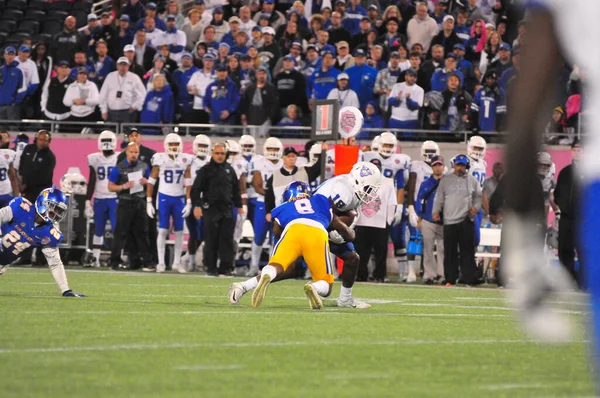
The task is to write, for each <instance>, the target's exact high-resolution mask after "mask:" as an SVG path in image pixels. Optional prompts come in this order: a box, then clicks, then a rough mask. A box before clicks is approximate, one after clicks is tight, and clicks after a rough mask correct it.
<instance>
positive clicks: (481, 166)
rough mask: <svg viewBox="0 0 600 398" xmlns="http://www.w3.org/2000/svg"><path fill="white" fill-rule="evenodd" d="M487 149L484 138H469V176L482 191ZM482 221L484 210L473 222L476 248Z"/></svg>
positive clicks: (475, 136)
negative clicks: (473, 178) (476, 182)
mask: <svg viewBox="0 0 600 398" xmlns="http://www.w3.org/2000/svg"><path fill="white" fill-rule="evenodd" d="M486 148H487V143H486V142H485V140H484V139H483V138H482V137H480V136H478V135H474V136H473V137H471V138H469V142H468V143H467V156H468V157H469V161H470V164H471V167H470V169H469V174H471V175H472V176H473V177H475V179H476V180H477V181H479V187H480V188H481V189H483V183H484V182H485V171H486V170H487V162H486V161H485V160H484V158H485V149H486ZM482 221H483V209H481V210H479V212H478V213H477V214H476V215H475V219H474V220H473V223H474V224H475V248H477V246H479V241H480V240H481V222H482Z"/></svg>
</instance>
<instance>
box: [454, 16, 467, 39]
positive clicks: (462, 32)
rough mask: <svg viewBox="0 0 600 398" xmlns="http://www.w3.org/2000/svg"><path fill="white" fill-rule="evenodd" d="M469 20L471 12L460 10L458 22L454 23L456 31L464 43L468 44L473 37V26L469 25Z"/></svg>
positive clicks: (457, 17)
mask: <svg viewBox="0 0 600 398" xmlns="http://www.w3.org/2000/svg"><path fill="white" fill-rule="evenodd" d="M468 21H469V13H468V12H467V11H465V10H459V11H458V13H456V24H455V25H454V31H455V32H456V35H457V36H458V38H459V39H460V40H461V41H462V44H466V43H467V41H469V39H470V38H471V28H470V27H469V26H467V22H468Z"/></svg>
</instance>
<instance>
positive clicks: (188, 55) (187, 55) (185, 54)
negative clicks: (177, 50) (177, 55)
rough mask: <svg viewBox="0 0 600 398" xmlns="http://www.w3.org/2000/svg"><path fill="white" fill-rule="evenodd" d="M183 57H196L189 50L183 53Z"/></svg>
mask: <svg viewBox="0 0 600 398" xmlns="http://www.w3.org/2000/svg"><path fill="white" fill-rule="evenodd" d="M183 58H189V59H194V58H193V57H192V54H190V53H189V52H187V51H185V52H184V53H183V54H181V59H183Z"/></svg>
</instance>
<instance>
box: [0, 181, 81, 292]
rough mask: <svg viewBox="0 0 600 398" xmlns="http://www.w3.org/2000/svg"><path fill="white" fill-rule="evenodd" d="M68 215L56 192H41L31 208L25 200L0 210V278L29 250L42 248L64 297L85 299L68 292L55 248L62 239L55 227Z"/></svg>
mask: <svg viewBox="0 0 600 398" xmlns="http://www.w3.org/2000/svg"><path fill="white" fill-rule="evenodd" d="M66 215H67V197H66V196H65V194H64V193H62V192H61V191H60V190H58V189H56V188H46V189H44V190H43V191H42V192H41V193H40V194H39V195H38V197H37V199H36V200H35V204H32V203H31V202H30V201H28V200H27V199H25V198H22V197H19V198H15V199H13V200H12V201H11V202H10V203H9V204H8V206H6V207H3V208H1V209H0V225H1V227H2V232H3V235H2V245H0V275H2V273H4V270H5V269H6V267H8V265H9V264H11V263H13V262H14V261H15V260H16V259H18V258H19V257H20V256H21V254H23V252H24V251H25V250H27V249H28V248H30V247H41V248H42V253H44V256H45V257H46V260H47V261H48V266H49V267H50V272H52V276H53V277H54V280H55V281H56V284H57V285H58V288H59V289H60V291H61V293H62V295H63V297H85V296H84V295H83V294H78V293H75V292H73V291H72V290H71V289H69V284H68V282H67V275H66V274H65V268H64V266H63V263H62V260H61V259H60V253H59V251H58V245H59V244H60V242H61V241H62V239H63V235H62V233H61V232H60V230H59V229H58V223H60V222H61V221H62V219H63V218H65V216H66Z"/></svg>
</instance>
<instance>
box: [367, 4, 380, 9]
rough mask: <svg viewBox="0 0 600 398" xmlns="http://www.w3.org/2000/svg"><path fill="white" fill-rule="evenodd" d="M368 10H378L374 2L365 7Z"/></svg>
mask: <svg viewBox="0 0 600 398" xmlns="http://www.w3.org/2000/svg"><path fill="white" fill-rule="evenodd" d="M369 10H375V11H379V8H378V7H377V6H376V5H375V4H371V5H370V6H369V8H367V11H369Z"/></svg>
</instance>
